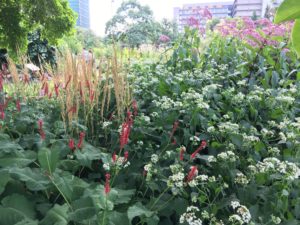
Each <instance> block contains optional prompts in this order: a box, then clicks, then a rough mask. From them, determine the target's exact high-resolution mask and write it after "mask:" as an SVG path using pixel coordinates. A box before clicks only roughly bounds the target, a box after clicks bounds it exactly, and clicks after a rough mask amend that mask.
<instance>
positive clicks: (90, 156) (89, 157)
mask: <svg viewBox="0 0 300 225" xmlns="http://www.w3.org/2000/svg"><path fill="white" fill-rule="evenodd" d="M75 156H76V158H77V160H78V161H79V162H80V164H81V165H82V166H86V167H89V168H91V165H92V162H93V160H98V159H102V158H106V154H104V153H102V152H101V150H100V149H97V148H95V147H93V146H91V145H90V144H88V143H86V142H85V143H84V145H83V148H82V149H81V150H76V151H75Z"/></svg>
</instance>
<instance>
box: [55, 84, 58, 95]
mask: <svg viewBox="0 0 300 225" xmlns="http://www.w3.org/2000/svg"><path fill="white" fill-rule="evenodd" d="M54 91H55V94H56V97H58V96H59V84H54Z"/></svg>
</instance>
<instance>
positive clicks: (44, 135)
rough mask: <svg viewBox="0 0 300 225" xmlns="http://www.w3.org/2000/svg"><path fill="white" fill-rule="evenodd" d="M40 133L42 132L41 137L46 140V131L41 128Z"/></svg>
mask: <svg viewBox="0 0 300 225" xmlns="http://www.w3.org/2000/svg"><path fill="white" fill-rule="evenodd" d="M39 133H40V136H41V139H42V140H45V138H46V134H45V132H44V131H43V130H40V131H39Z"/></svg>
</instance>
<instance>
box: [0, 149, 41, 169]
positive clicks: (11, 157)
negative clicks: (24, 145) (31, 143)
mask: <svg viewBox="0 0 300 225" xmlns="http://www.w3.org/2000/svg"><path fill="white" fill-rule="evenodd" d="M35 160H36V153H35V152H33V151H17V152H14V153H11V154H7V155H4V156H1V158H0V166H1V167H9V166H17V167H24V166H27V165H29V164H30V163H32V162H34V161H35Z"/></svg>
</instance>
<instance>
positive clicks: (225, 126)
mask: <svg viewBox="0 0 300 225" xmlns="http://www.w3.org/2000/svg"><path fill="white" fill-rule="evenodd" d="M218 127H219V131H220V132H222V133H234V134H237V133H239V125H238V124H236V123H231V122H224V123H220V124H219V125H218Z"/></svg>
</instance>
